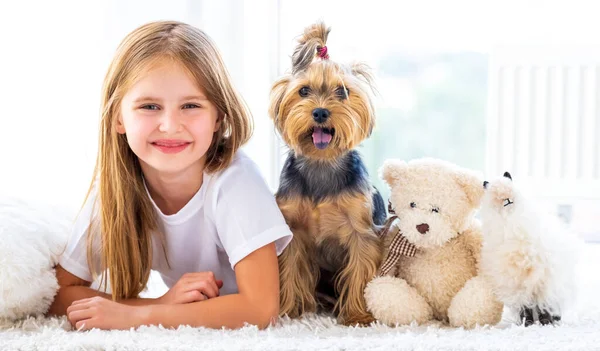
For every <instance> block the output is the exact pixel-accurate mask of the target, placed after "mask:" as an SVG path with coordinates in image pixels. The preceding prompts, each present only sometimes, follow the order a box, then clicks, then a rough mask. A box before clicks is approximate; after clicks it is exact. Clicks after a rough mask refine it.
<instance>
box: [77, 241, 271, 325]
mask: <svg viewBox="0 0 600 351" xmlns="http://www.w3.org/2000/svg"><path fill="white" fill-rule="evenodd" d="M235 274H236V280H237V284H238V290H239V292H238V293H237V294H232V295H226V296H220V297H215V298H211V299H208V300H206V301H200V302H193V303H189V304H176V305H163V304H159V305H147V306H126V305H123V304H120V303H116V302H113V301H109V300H106V299H102V298H92V299H85V300H82V301H77V302H76V303H75V304H73V305H72V306H71V307H69V308H68V311H67V313H68V316H69V319H70V320H71V322H72V323H73V324H74V325H75V327H76V328H77V329H82V330H87V329H92V328H99V329H129V328H131V327H137V326H140V325H149V324H154V325H158V324H160V325H163V326H164V327H167V328H169V327H173V328H174V327H178V326H180V325H190V326H194V327H209V328H222V327H226V328H239V327H242V326H244V324H245V323H250V324H254V325H257V326H259V327H260V328H265V327H267V326H268V325H269V323H270V322H271V321H272V320H274V319H275V318H276V317H277V316H278V314H279V267H278V262H277V254H276V251H275V244H273V243H271V244H268V245H265V246H263V247H262V248H259V249H257V250H255V251H254V252H252V253H251V254H249V255H248V256H246V257H245V258H244V259H242V260H241V261H239V262H238V263H237V264H236V265H235Z"/></svg>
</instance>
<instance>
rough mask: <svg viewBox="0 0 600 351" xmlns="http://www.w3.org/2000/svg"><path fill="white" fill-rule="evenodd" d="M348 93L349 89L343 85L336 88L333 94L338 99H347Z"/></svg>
mask: <svg viewBox="0 0 600 351" xmlns="http://www.w3.org/2000/svg"><path fill="white" fill-rule="evenodd" d="M348 95H350V90H348V89H346V88H344V87H338V88H337V89H335V96H337V97H338V98H340V99H342V100H343V99H347V98H348Z"/></svg>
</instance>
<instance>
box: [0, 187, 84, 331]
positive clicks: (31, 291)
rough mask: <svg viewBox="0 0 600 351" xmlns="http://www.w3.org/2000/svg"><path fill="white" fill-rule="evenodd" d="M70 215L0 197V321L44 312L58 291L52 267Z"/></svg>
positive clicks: (59, 251)
mask: <svg viewBox="0 0 600 351" xmlns="http://www.w3.org/2000/svg"><path fill="white" fill-rule="evenodd" d="M72 215H73V214H72V213H69V211H68V210H58V209H56V208H54V207H51V206H50V205H48V204H39V203H38V204H35V205H33V204H32V203H31V202H26V201H23V200H17V199H15V198H11V197H8V196H1V197H0V319H8V320H15V319H20V318H24V317H26V316H29V315H40V314H44V313H45V312H47V310H48V308H49V307H50V304H51V303H52V300H53V299H54V296H55V294H56V292H57V289H58V284H57V281H56V277H55V272H54V268H53V267H54V266H55V264H56V263H57V261H58V257H59V256H60V254H61V253H62V251H63V249H64V247H65V245H66V242H67V238H68V235H69V227H70V224H71V223H72V221H73V219H74V217H73V216H72Z"/></svg>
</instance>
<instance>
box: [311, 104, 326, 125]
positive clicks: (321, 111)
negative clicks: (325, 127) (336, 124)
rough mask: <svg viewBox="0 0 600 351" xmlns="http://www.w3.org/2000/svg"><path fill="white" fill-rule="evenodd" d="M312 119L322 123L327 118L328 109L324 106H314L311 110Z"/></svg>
mask: <svg viewBox="0 0 600 351" xmlns="http://www.w3.org/2000/svg"><path fill="white" fill-rule="evenodd" d="M312 115H313V119H314V120H315V122H317V123H323V122H325V121H326V120H327V118H329V110H328V109H326V108H320V107H319V108H316V109H314V110H313V112H312Z"/></svg>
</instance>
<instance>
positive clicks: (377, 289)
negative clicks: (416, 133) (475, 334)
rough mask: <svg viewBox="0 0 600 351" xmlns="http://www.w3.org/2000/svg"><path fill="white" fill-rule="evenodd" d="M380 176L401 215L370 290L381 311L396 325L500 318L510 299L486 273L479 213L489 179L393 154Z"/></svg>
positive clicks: (370, 303)
mask: <svg viewBox="0 0 600 351" xmlns="http://www.w3.org/2000/svg"><path fill="white" fill-rule="evenodd" d="M380 176H381V177H382V178H383V179H384V180H385V182H386V183H387V184H388V185H389V187H390V190H391V195H390V210H392V212H394V213H395V214H396V216H397V217H398V220H397V221H395V222H394V226H395V227H396V230H395V231H394V230H390V231H389V232H388V234H387V235H386V237H385V239H384V240H385V245H384V246H385V247H386V248H387V249H386V252H385V253H384V256H383V257H384V263H383V264H382V266H381V268H380V273H379V274H380V276H378V277H376V278H374V279H373V280H372V281H371V282H370V283H369V284H368V285H367V287H366V289H365V299H366V302H367V307H368V309H369V311H370V312H371V313H372V314H373V316H374V317H375V318H376V319H378V320H379V321H381V322H383V323H386V324H390V325H399V324H410V323H411V322H413V321H414V322H416V323H419V324H421V323H425V322H427V321H430V320H439V321H442V322H445V323H449V324H450V325H451V326H455V327H465V328H472V327H474V326H476V325H486V324H487V325H494V324H496V323H498V322H499V321H500V319H501V317H502V310H503V305H502V304H501V303H500V302H499V301H498V300H497V299H496V298H495V296H494V294H493V292H492V289H491V286H490V284H489V283H488V282H487V281H486V280H485V279H484V278H482V277H480V276H479V275H478V270H479V258H480V252H481V242H482V236H481V231H480V225H479V223H478V222H476V220H475V219H474V217H473V216H474V212H475V210H476V209H477V207H478V206H479V203H480V201H481V198H482V196H483V180H481V179H480V178H479V177H478V176H477V175H476V174H475V173H473V172H471V171H469V170H466V169H462V168H460V167H458V166H456V165H454V164H451V163H449V162H445V161H441V160H436V159H427V158H426V159H418V160H413V161H410V162H409V163H405V162H403V161H399V160H388V161H386V162H385V163H384V165H383V167H382V168H381V170H380Z"/></svg>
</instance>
